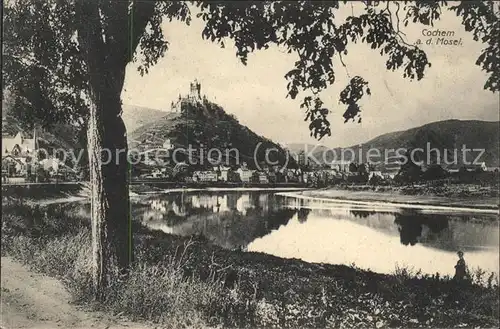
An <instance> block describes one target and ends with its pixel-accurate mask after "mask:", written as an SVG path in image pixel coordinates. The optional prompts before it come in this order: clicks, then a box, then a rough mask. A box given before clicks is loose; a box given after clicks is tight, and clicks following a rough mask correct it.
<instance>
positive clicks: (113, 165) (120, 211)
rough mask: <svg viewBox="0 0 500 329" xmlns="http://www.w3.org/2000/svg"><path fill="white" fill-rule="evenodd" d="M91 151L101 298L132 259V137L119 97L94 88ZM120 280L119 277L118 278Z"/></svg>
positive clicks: (95, 276) (95, 266)
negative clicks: (129, 141)
mask: <svg viewBox="0 0 500 329" xmlns="http://www.w3.org/2000/svg"><path fill="white" fill-rule="evenodd" d="M91 89H92V91H91V93H92V95H91V106H90V116H89V122H88V153H89V169H90V170H89V171H90V186H91V209H92V210H91V214H92V254H93V255H92V256H93V257H92V280H93V286H94V292H95V298H96V299H97V300H101V301H102V300H103V299H104V297H105V290H106V288H107V287H108V286H109V284H110V280H111V279H112V278H113V276H114V275H116V274H119V273H120V272H121V271H122V270H124V269H126V268H127V267H128V265H129V264H130V262H131V261H132V255H133V244H132V228H131V218H130V214H129V193H128V179H127V176H128V160H127V152H128V150H127V138H126V130H125V125H124V123H123V120H122V118H121V116H120V112H121V103H120V95H119V94H117V93H116V92H113V91H112V90H109V89H107V90H102V89H97V90H96V89H95V88H91ZM114 277H115V278H116V276H114Z"/></svg>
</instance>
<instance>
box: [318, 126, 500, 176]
mask: <svg viewBox="0 0 500 329" xmlns="http://www.w3.org/2000/svg"><path fill="white" fill-rule="evenodd" d="M499 125H500V122H498V121H479V120H445V121H438V122H432V123H429V124H426V125H423V126H420V127H416V128H412V129H408V130H403V131H396V132H391V133H387V134H383V135H380V136H378V137H376V138H374V139H372V140H369V141H367V142H365V143H362V144H361V147H362V149H361V152H360V146H359V145H353V146H352V147H349V148H335V149H333V150H335V154H336V156H337V159H339V157H340V155H341V154H342V150H344V154H345V155H346V158H348V159H346V160H351V158H350V154H351V153H350V152H348V151H347V150H346V149H350V150H352V151H353V153H354V155H355V161H359V160H360V159H359V155H360V154H361V155H362V156H363V159H361V162H364V161H366V159H367V152H369V150H370V149H377V150H378V151H379V152H380V155H381V157H380V158H379V159H380V161H381V162H385V163H390V162H391V161H390V160H388V161H385V155H386V152H387V151H390V150H394V151H396V150H398V149H400V148H403V149H407V150H413V149H417V148H419V149H422V150H423V152H421V154H420V157H422V160H424V159H427V153H428V152H427V150H428V149H429V150H431V149H437V150H439V152H440V154H441V159H440V160H441V162H443V159H444V153H445V150H447V151H446V152H448V155H447V160H448V161H453V160H454V158H455V156H454V154H453V153H454V152H455V150H457V151H456V153H457V156H456V158H457V160H458V161H457V162H458V164H462V163H463V162H464V157H463V151H462V149H463V148H466V149H469V150H470V151H466V157H465V160H466V161H467V162H472V161H474V160H475V158H476V157H477V156H478V155H479V152H480V151H478V150H480V149H481V150H484V153H483V154H482V155H481V157H480V160H479V162H485V163H486V165H487V166H489V167H498V166H499V165H500V156H499V148H500V136H499V134H500V129H499ZM310 149H311V148H310ZM316 149H317V150H318V154H315V157H316V158H317V159H322V157H321V152H323V149H322V148H320V147H317V148H316ZM474 150H476V151H474ZM371 152H372V153H371V154H377V152H376V151H371ZM481 152H482V151H481ZM388 154H389V157H391V156H392V157H394V155H395V153H391V152H388ZM435 154H436V151H435V150H433V151H431V152H430V158H431V159H434V158H435ZM325 155H326V157H325V158H326V162H328V161H332V160H334V156H333V152H331V151H330V152H326V154H325ZM372 160H373V159H372ZM434 160H435V159H434Z"/></svg>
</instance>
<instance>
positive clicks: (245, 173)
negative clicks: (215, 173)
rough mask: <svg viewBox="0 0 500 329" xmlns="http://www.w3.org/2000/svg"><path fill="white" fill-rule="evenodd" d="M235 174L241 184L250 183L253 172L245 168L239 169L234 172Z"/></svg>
mask: <svg viewBox="0 0 500 329" xmlns="http://www.w3.org/2000/svg"><path fill="white" fill-rule="evenodd" d="M236 173H237V174H238V175H239V177H240V180H241V181H242V182H243V183H250V182H251V180H252V175H253V170H250V169H248V168H246V167H240V168H238V170H236Z"/></svg>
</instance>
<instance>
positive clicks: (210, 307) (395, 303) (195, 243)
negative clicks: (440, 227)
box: [2, 199, 499, 328]
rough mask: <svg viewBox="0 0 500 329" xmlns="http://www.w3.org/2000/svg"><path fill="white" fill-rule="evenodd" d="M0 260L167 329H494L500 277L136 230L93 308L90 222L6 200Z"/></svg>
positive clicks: (69, 209) (71, 209)
mask: <svg viewBox="0 0 500 329" xmlns="http://www.w3.org/2000/svg"><path fill="white" fill-rule="evenodd" d="M2 203H3V211H2V256H11V257H14V258H15V259H17V260H19V261H21V262H23V263H24V264H27V265H28V266H29V267H30V268H31V269H32V270H35V271H39V272H43V273H46V274H48V275H51V276H55V277H57V278H59V279H60V280H62V281H63V282H64V284H65V285H66V287H67V288H68V289H69V291H70V292H71V293H72V295H73V296H74V298H75V300H76V301H78V302H79V303H80V304H83V305H86V306H88V307H91V308H96V309H100V310H105V311H108V312H113V313H115V314H118V313H120V314H123V315H126V316H127V317H129V318H131V319H133V320H139V321H151V322H153V323H157V324H159V325H161V326H162V327H166V328H206V327H213V328H222V327H229V328H234V327H237V328H241V327H251V328H254V327H261V328H262V327H283V328H320V327H323V328H354V327H376V328H381V327H404V328H410V327H429V326H431V327H461V326H464V327H471V326H474V327H476V328H477V327H480V328H485V327H498V325H499V301H498V292H499V290H498V278H497V277H495V276H494V275H489V276H488V275H485V273H483V272H482V271H479V270H478V271H476V273H473V275H472V281H471V282H467V283H463V284H460V285H459V284H457V283H456V282H454V281H452V280H451V279H450V278H449V277H441V276H440V275H439V274H436V275H433V276H429V275H422V274H421V273H419V272H413V271H411V270H410V269H397V270H396V271H395V272H394V273H393V274H391V275H385V274H377V273H373V272H371V271H366V270H361V269H359V268H357V267H356V266H354V265H353V266H344V265H326V264H311V263H306V262H303V261H300V260H296V259H281V258H278V257H274V256H270V255H265V254H261V253H252V252H241V251H229V250H225V249H222V248H220V247H218V246H215V245H212V244H210V243H209V242H208V241H207V240H206V239H204V238H203V237H201V236H194V237H190V238H185V237H179V236H173V235H168V234H165V233H163V232H159V231H152V230H150V229H148V228H146V227H144V226H142V225H141V224H140V223H139V222H134V230H135V232H136V233H135V234H134V243H135V249H136V258H135V260H134V264H133V266H132V267H131V269H130V270H129V271H128V273H127V274H120V273H118V271H115V272H113V273H112V274H111V275H112V280H111V281H110V282H111V286H110V287H109V289H107V291H106V295H105V302H103V303H100V304H98V303H95V302H93V301H92V292H91V289H92V285H91V257H90V253H91V243H90V219H89V218H88V217H86V215H84V214H83V212H81V211H80V210H79V209H80V208H79V207H78V206H77V205H71V204H66V205H63V204H58V205H51V206H45V207H40V206H33V205H31V206H28V205H26V204H22V203H20V202H18V201H13V200H12V199H10V200H9V201H6V199H4V200H3V202H2Z"/></svg>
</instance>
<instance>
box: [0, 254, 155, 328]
mask: <svg viewBox="0 0 500 329" xmlns="http://www.w3.org/2000/svg"><path fill="white" fill-rule="evenodd" d="M1 266H2V271H1V281H2V285H1V305H0V308H1V310H0V311H1V312H0V313H1V314H0V322H1V327H0V328H1V329H14V328H32V329H56V328H77V329H92V328H95V329H152V328H153V327H151V326H147V325H144V324H138V323H131V322H125V321H119V320H116V319H112V317H111V316H107V315H105V314H102V313H99V312H86V311H84V310H82V309H79V308H78V307H77V306H75V305H72V304H71V297H70V295H69V293H68V292H67V291H66V290H65V289H64V287H63V286H62V284H61V283H60V282H59V281H57V280H56V279H53V278H50V277H47V276H44V275H41V274H38V273H32V272H30V271H28V269H27V268H26V267H24V266H22V265H21V264H19V263H18V262H16V261H14V260H12V259H11V258H9V257H2V260H1Z"/></svg>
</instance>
